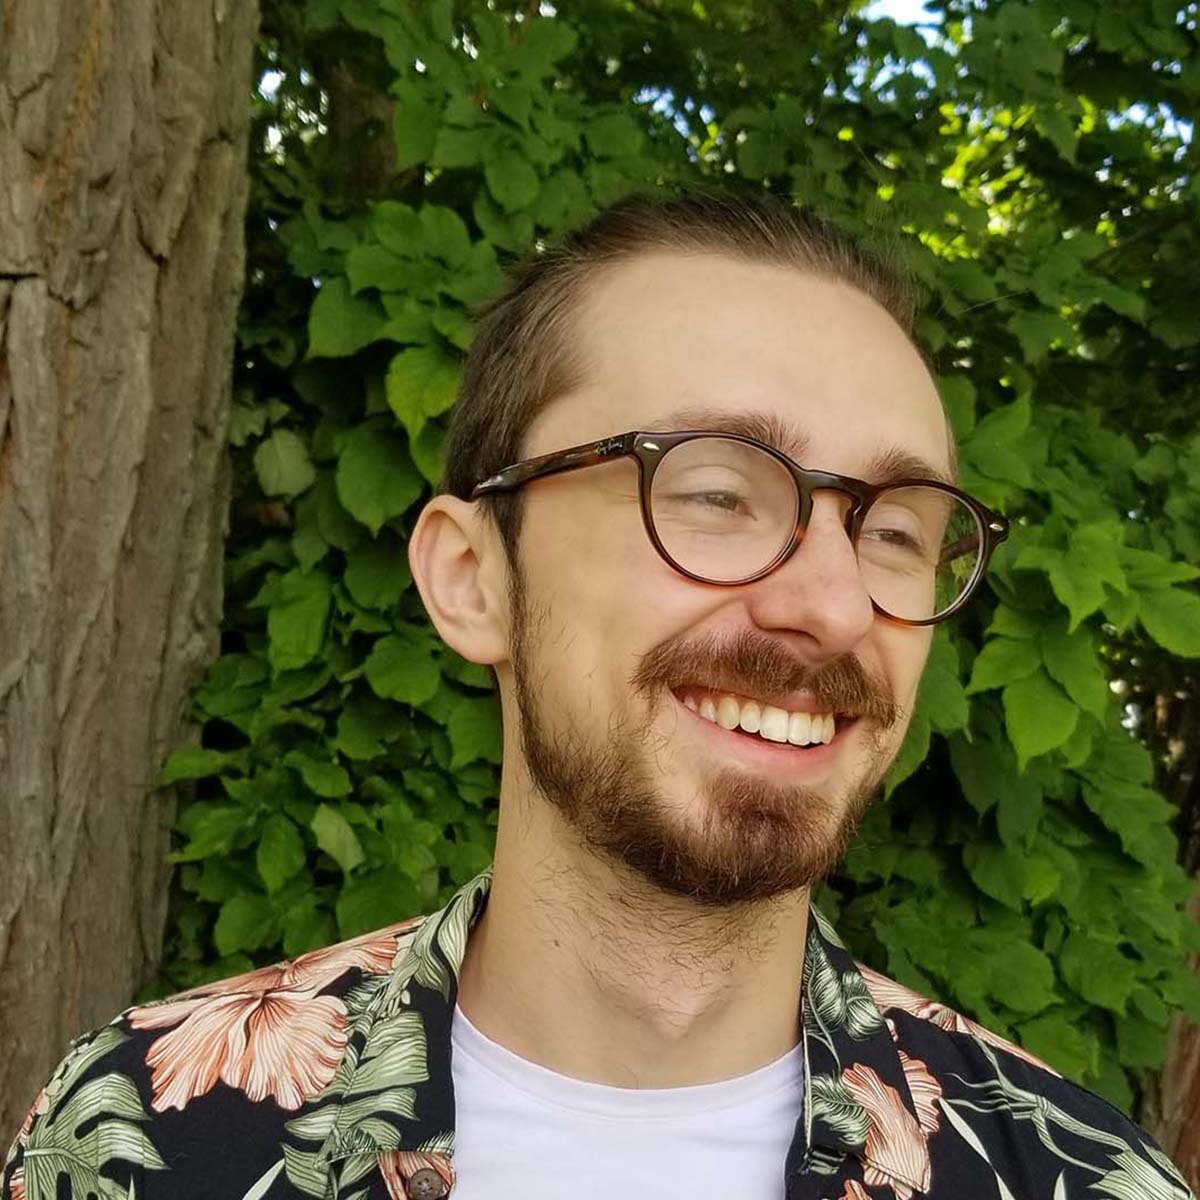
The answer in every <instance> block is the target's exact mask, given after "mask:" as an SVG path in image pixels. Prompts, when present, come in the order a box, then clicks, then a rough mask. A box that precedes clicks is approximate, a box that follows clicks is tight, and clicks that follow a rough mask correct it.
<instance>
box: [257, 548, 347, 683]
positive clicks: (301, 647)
mask: <svg viewBox="0 0 1200 1200" xmlns="http://www.w3.org/2000/svg"><path fill="white" fill-rule="evenodd" d="M331 586H332V585H331V581H330V578H329V576H328V575H327V574H326V573H325V572H324V571H309V572H308V574H307V575H306V574H304V573H302V572H301V571H299V570H295V571H289V572H288V573H287V574H286V575H283V576H282V577H281V578H280V580H279V587H278V589H277V590H276V592H275V597H274V599H273V600H272V602H271V608H270V611H269V612H268V613H267V632H268V634H269V636H270V648H269V650H268V652H267V655H268V658H269V660H270V663H271V669H272V670H273V671H275V672H279V671H290V670H294V669H295V668H296V667H302V666H304V665H305V664H306V663H309V662H312V660H313V659H314V658H316V656H317V655H318V654H319V653H320V650H321V646H322V645H323V644H324V642H325V625H326V622H327V621H328V619H329V601H330V597H331Z"/></svg>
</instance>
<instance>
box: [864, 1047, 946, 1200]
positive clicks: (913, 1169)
mask: <svg viewBox="0 0 1200 1200" xmlns="http://www.w3.org/2000/svg"><path fill="white" fill-rule="evenodd" d="M922 1066H923V1064H922ZM842 1083H843V1084H844V1085H845V1087H846V1090H847V1091H848V1092H849V1093H850V1095H851V1096H852V1097H853V1098H854V1100H855V1101H856V1102H857V1103H859V1104H861V1105H862V1106H863V1108H864V1109H866V1113H867V1120H868V1122H869V1124H868V1127H867V1145H866V1151H865V1154H864V1158H865V1159H866V1161H867V1169H866V1170H865V1171H864V1172H863V1182H864V1183H866V1184H870V1185H871V1186H875V1185H877V1184H890V1185H891V1187H892V1189H893V1190H894V1191H895V1193H896V1200H911V1197H912V1194H913V1188H914V1187H916V1188H917V1189H918V1190H920V1191H923V1192H924V1191H928V1189H929V1175H930V1163H929V1148H928V1146H927V1145H926V1140H925V1132H924V1131H923V1130H922V1129H921V1126H920V1125H919V1124H918V1123H917V1121H916V1120H915V1119H914V1118H913V1115H912V1113H910V1112H909V1111H908V1109H907V1108H905V1106H904V1101H903V1100H901V1099H900V1095H899V1093H898V1092H897V1091H896V1089H895V1088H894V1087H891V1086H889V1085H888V1084H886V1083H884V1081H883V1080H882V1079H881V1078H880V1077H879V1075H878V1074H877V1073H876V1072H875V1071H873V1070H872V1069H871V1068H870V1067H868V1066H865V1065H864V1064H862V1063H856V1064H855V1065H854V1066H852V1067H847V1068H846V1069H845V1070H844V1071H843V1072H842Z"/></svg>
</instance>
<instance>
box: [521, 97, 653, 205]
mask: <svg viewBox="0 0 1200 1200" xmlns="http://www.w3.org/2000/svg"><path fill="white" fill-rule="evenodd" d="M583 136H584V139H585V140H586V141H587V145H588V149H589V150H590V151H591V152H592V153H593V154H594V155H596V157H597V158H622V157H626V156H630V155H634V154H638V153H640V152H641V149H642V138H643V134H642V131H641V128H640V127H639V126H638V124H637V122H636V121H634V119H633V118H632V117H631V116H630V115H629V114H628V113H626V112H613V113H605V114H604V115H603V116H600V117H596V118H595V119H594V120H593V121H592V122H591V124H589V125H588V126H587V127H586V128H585V129H584V131H583ZM497 199H499V197H497Z"/></svg>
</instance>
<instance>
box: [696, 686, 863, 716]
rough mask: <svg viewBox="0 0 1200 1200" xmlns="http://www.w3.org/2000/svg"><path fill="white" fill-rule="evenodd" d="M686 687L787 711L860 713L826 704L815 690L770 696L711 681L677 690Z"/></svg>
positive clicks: (854, 714)
mask: <svg viewBox="0 0 1200 1200" xmlns="http://www.w3.org/2000/svg"><path fill="white" fill-rule="evenodd" d="M686 688H700V689H701V690H703V691H706V692H718V693H721V692H723V693H725V694H727V695H730V696H740V697H744V698H745V699H747V700H755V701H757V702H758V703H759V704H761V705H763V707H764V708H766V707H770V708H782V709H785V710H786V711H787V712H802V713H822V714H823V713H833V714H834V715H835V716H839V717H856V716H858V713H857V712H855V711H853V710H850V709H844V708H838V707H837V706H836V705H829V704H825V703H824V702H823V701H822V700H821V699H820V698H819V697H818V696H816V695H815V694H814V693H813V692H808V691H803V690H801V691H797V692H786V693H784V694H783V695H781V696H780V695H776V696H773V697H770V698H767V697H765V696H762V695H759V694H757V693H755V692H750V691H747V690H745V689H744V688H737V687H725V686H724V685H723V684H718V685H715V686H714V685H713V684H709V683H683V684H680V685H679V686H678V687H677V688H676V689H675V690H676V691H681V690H684V689H686Z"/></svg>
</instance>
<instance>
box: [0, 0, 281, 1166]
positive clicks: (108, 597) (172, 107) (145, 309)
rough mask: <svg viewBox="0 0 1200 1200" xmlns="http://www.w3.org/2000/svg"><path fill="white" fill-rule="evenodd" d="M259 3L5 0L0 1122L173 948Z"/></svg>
mask: <svg viewBox="0 0 1200 1200" xmlns="http://www.w3.org/2000/svg"><path fill="white" fill-rule="evenodd" d="M257 22H258V11H257V0H0V1031H2V1033H0V1051H2V1052H0V1142H3V1143H4V1144H7V1138H8V1137H9V1136H11V1134H13V1133H15V1132H16V1129H17V1127H18V1125H19V1124H20V1122H21V1120H22V1118H23V1116H24V1113H25V1110H26V1109H27V1107H28V1105H29V1104H30V1102H31V1101H32V1099H33V1097H34V1093H35V1092H36V1090H37V1088H38V1087H39V1086H40V1085H41V1084H42V1083H43V1082H45V1079H46V1078H47V1076H48V1074H49V1072H50V1070H51V1069H52V1068H53V1065H54V1063H55V1062H56V1061H57V1060H58V1059H59V1058H60V1057H61V1056H62V1054H63V1053H64V1052H65V1050H66V1048H67V1042H68V1040H69V1039H70V1038H71V1037H73V1036H75V1035H77V1034H79V1033H80V1032H82V1031H83V1030H85V1029H87V1028H90V1027H94V1026H95V1025H98V1024H100V1023H102V1022H105V1021H107V1020H109V1019H110V1018H111V1017H112V1016H114V1015H115V1013H116V1012H117V1011H119V1010H120V1009H121V1008H122V1007H124V1006H125V1005H127V1004H128V1003H129V1002H130V999H131V998H132V995H133V993H134V992H135V990H136V989H137V988H138V987H139V986H140V985H142V984H143V983H144V982H145V981H146V980H147V979H148V978H149V977H150V976H151V975H152V974H153V973H154V970H155V967H156V965H157V962H158V958H159V954H160V950H161V941H162V933H163V925H164V921H165V916H166V904H167V885H168V880H169V872H170V868H169V866H168V865H167V864H166V863H165V861H164V859H165V856H166V854H167V852H168V850H169V836H170V835H169V826H170V823H171V821H172V819H173V803H172V802H171V798H170V796H168V795H166V794H164V793H163V792H162V791H155V790H154V788H153V780H154V778H155V776H156V774H157V772H158V770H159V768H160V766H161V764H162V761H163V758H164V757H165V755H166V753H167V752H168V751H169V750H170V749H171V747H172V746H174V745H176V744H178V743H179V742H180V741H182V740H184V739H185V738H186V715H187V707H188V694H189V691H190V689H191V688H192V687H193V686H194V684H195V683H196V682H197V680H198V679H199V677H200V675H201V674H202V672H203V669H204V668H205V666H206V665H207V664H208V662H209V661H210V660H211V659H212V658H213V657H214V656H215V654H216V651H217V639H218V628H219V622H220V616H221V583H220V580H221V575H220V572H221V557H222V543H223V534H224V527H225V521H226V510H227V505H228V492H229V468H228V464H227V458H226V454H225V431H226V423H227V418H228V410H229V403H230V390H231V378H232V353H233V334H234V322H235V318H236V313H237V306H238V301H239V297H240V293H241V287H242V279H243V266H244V248H243V217H244V213H245V207H246V192H247V172H246V148H247V131H248V125H249V111H250V105H249V96H250V86H251V73H252V65H253V49H254V40H255V36H256V32H257Z"/></svg>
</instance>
